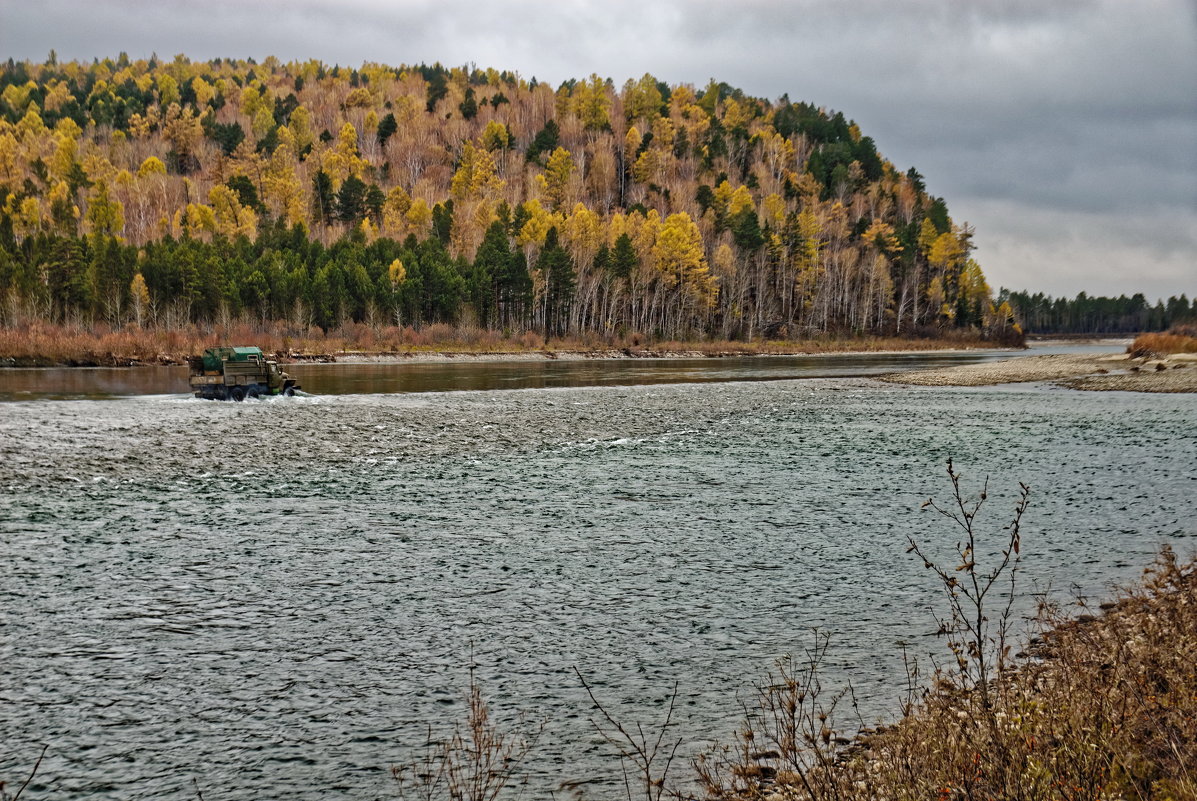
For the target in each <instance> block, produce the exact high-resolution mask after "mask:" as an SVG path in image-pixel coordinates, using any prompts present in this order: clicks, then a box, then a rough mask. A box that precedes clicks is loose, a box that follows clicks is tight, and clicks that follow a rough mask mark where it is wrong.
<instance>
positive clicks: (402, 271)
mask: <svg viewBox="0 0 1197 801" xmlns="http://www.w3.org/2000/svg"><path fill="white" fill-rule="evenodd" d="M387 275H388V276H389V277H390V279H391V286H392V287H398V286H399V285H400V284H402V283H403V282H404V281H406V280H407V268H406V267H404V266H403V262H401V261H399V259H395V260H394V261H392V262H391V265H390V266H389V267H387Z"/></svg>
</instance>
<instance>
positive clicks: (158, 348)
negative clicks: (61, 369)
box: [0, 322, 993, 367]
mask: <svg viewBox="0 0 1197 801" xmlns="http://www.w3.org/2000/svg"><path fill="white" fill-rule="evenodd" d="M227 344H237V345H242V344H244V345H257V346H258V347H260V348H262V350H264V351H266V352H268V353H273V354H276V355H278V356H279V357H280V358H281V359H283V360H288V359H314V358H319V359H327V358H335V357H336V356H337V355H338V354H348V353H352V354H370V355H377V354H419V353H456V354H494V353H499V354H502V353H536V352H543V353H547V354H551V353H558V352H580V353H593V354H595V355H607V354H611V355H618V354H619V353H623V354H624V355H628V356H641V357H651V356H670V355H679V354H694V355H705V356H729V355H754V354H792V353H837V352H844V351H868V352H876V351H889V350H893V351H911V350H941V349H950V348H974V347H993V343H989V342H985V341H983V340H981V339H979V338H976V337H970V336H950V337H944V338H939V339H924V338H915V337H905V338H896V337H893V338H890V337H872V336H869V337H834V336H827V337H821V338H817V339H810V340H802V341H755V342H731V341H698V342H676V341H663V342H658V341H652V340H651V339H649V338H648V337H645V336H644V335H643V334H636V333H633V334H629V335H627V336H614V335H611V336H604V335H602V334H597V333H588V334H584V335H580V336H574V337H569V338H554V339H552V340H550V341H548V342H546V341H545V339H544V337H542V336H541V335H540V334H538V333H536V332H533V331H520V332H511V333H507V334H505V333H504V332H500V331H494V330H491V329H486V328H479V327H476V326H450V325H445V324H443V323H436V324H433V325H427V326H422V327H420V328H414V327H412V326H382V325H375V326H371V325H367V324H365V323H350V324H347V325H345V326H342V327H341V328H338V329H333V330H331V331H329V332H327V333H326V332H324V331H322V330H321V329H319V328H306V329H305V328H302V327H297V326H294V325H291V324H288V323H285V322H273V323H248V322H234V323H230V324H228V325H215V324H213V325H190V326H187V327H184V328H173V329H167V328H140V327H138V326H135V325H127V326H125V327H124V328H111V327H109V326H106V325H103V324H95V325H83V324H80V325H52V324H48V323H33V324H30V325H22V326H16V327H0V365H4V364H7V365H9V366H24V367H36V366H53V365H64V366H87V367H94V366H125V365H136V364H182V363H184V362H185V361H186V360H187V358H188V357H190V356H193V355H195V354H198V353H200V352H202V351H203V350H204V349H205V348H209V347H212V346H215V345H227Z"/></svg>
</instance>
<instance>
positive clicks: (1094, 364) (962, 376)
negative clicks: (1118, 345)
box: [880, 353, 1197, 392]
mask: <svg viewBox="0 0 1197 801" xmlns="http://www.w3.org/2000/svg"><path fill="white" fill-rule="evenodd" d="M880 379H881V380H882V381H888V382H890V383H894V384H913V385H917V386H926V387H981V386H989V385H993V384H1015V383H1024V382H1031V381H1051V382H1054V383H1056V384H1057V385H1059V386H1064V387H1069V388H1071V389H1082V390H1098V391H1100V390H1106V391H1113V390H1120V391H1129V392H1197V360H1194V358H1193V357H1192V355H1191V354H1178V355H1173V356H1171V357H1168V358H1164V359H1132V358H1130V356H1128V355H1127V354H1125V353H1108V354H1094V355H1085V356H1072V355H1050V356H1018V357H1015V358H1013V359H1002V360H1000V361H994V362H985V363H983V364H966V365H960V366H957V367H945V368H940V369H935V370H913V371H910V372H905V373H889V374H887V375H883V376H880Z"/></svg>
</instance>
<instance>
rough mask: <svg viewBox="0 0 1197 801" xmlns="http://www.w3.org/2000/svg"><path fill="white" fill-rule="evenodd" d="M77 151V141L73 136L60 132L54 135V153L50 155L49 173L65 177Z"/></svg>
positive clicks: (68, 173) (73, 163)
mask: <svg viewBox="0 0 1197 801" xmlns="http://www.w3.org/2000/svg"><path fill="white" fill-rule="evenodd" d="M77 153H78V142H77V141H76V140H75V138H74V137H71V136H66V135H64V134H61V133H57V134H55V135H54V155H53V156H51V157H50V164H49V167H50V174H51V175H53V176H54V177H56V178H66V177H67V176H68V175H70V172H71V167H73V166H74V165H75V157H76V154H77Z"/></svg>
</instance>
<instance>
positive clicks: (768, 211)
mask: <svg viewBox="0 0 1197 801" xmlns="http://www.w3.org/2000/svg"><path fill="white" fill-rule="evenodd" d="M761 211H762V212H763V216H764V218H765V223H766V224H768V225H769V226H770V227H771V228H773V229H774V230H778V229H780V228H781V227H782V226H783V225H785V221H786V202H785V200H784V199H783V198H782V196H781V195H779V194H777V193H776V192H773V193H771V194H769V195H766V196H765V199H764V200H763V201H761Z"/></svg>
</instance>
